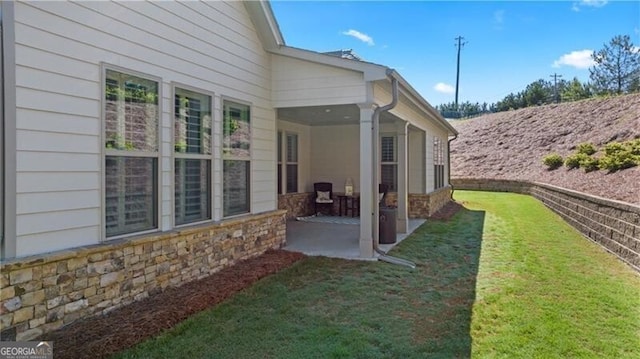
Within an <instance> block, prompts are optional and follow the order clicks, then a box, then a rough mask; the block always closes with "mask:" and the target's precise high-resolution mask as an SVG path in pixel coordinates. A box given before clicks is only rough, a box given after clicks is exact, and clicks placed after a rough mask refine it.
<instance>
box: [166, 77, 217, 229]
mask: <svg viewBox="0 0 640 359" xmlns="http://www.w3.org/2000/svg"><path fill="white" fill-rule="evenodd" d="M176 88H180V89H183V90H188V91H193V92H197V93H200V94H202V95H206V96H209V97H210V98H211V104H210V106H211V136H210V137H211V144H210V147H211V154H208V155H207V154H189V155H187V154H182V153H177V152H176V151H175V145H176V143H175V141H176V136H175V133H174V132H175V120H176V114H175V110H176V106H175V103H174V101H175V98H176ZM215 101H216V97H215V93H214V92H211V91H207V90H203V89H201V88H198V87H193V86H190V85H186V84H183V83H181V82H176V81H172V82H171V101H170V103H171V110H170V113H171V131H170V133H171V141H170V143H171V156H170V161H169V162H170V163H171V165H170V166H171V176H169V178H170V181H169V182H170V186H171V214H172V215H171V227H172V228H183V227H189V226H194V225H198V224H203V223H210V222H213V221H214V220H215V219H214V218H215V204H214V203H215V194H216V188H215V186H214V183H215V179H214V173H215V171H214V163H215V158H214V156H213V154H214V153H215V151H216V149H215V147H214V145H215V141H214V138H215V136H216V134H215V131H214V128H215V125H216V121H215V118H214V114H215V112H216V110H215V107H216V106H215ZM176 158H190V159H203V160H207V159H208V160H209V161H211V166H210V167H211V168H210V171H211V173H210V176H209V182H210V183H209V186H210V188H211V193H210V194H209V196H210V203H209V206H210V208H209V210H210V211H211V218H209V219H205V220H202V221H196V222H189V223H184V224H176V213H175V211H176V203H175V202H176V195H175V185H176V184H175V182H174V178H175V171H176V168H175V163H176V162H175V161H176ZM221 189H222V188H221Z"/></svg>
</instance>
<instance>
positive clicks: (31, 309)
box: [0, 210, 286, 341]
mask: <svg viewBox="0 0 640 359" xmlns="http://www.w3.org/2000/svg"><path fill="white" fill-rule="evenodd" d="M285 241H286V220H285V212H284V211H280V210H278V211H272V212H269V213H264V214H258V215H252V216H247V217H240V218H234V219H229V220H225V221H223V222H220V223H215V224H207V225H200V226H194V227H188V228H184V229H179V230H176V231H172V232H168V233H159V234H153V235H145V236H140V237H137V238H127V239H124V240H114V241H110V242H107V243H104V244H101V245H95V246H89V247H81V248H75V249H73V250H66V251H60V252H55V253H47V254H43V255H38V256H32V257H27V258H18V259H14V260H11V261H8V262H5V263H3V264H2V266H1V267H0V269H1V275H0V281H1V283H0V300H1V303H2V304H1V305H0V328H1V329H2V332H1V335H2V339H1V340H3V341H7V340H9V341H14V340H18V341H24V340H31V339H34V338H37V337H38V336H40V335H42V334H44V333H46V332H49V331H52V330H55V329H58V328H60V327H61V326H63V325H66V324H69V323H71V322H73V321H75V320H77V319H80V318H83V317H87V316H91V315H98V314H106V313H108V312H109V311H111V310H114V309H116V308H118V307H121V306H123V305H126V304H129V303H131V302H133V301H137V300H141V299H143V298H146V297H148V296H149V295H153V294H155V293H158V292H161V291H163V290H164V289H166V288H167V287H170V286H179V285H181V284H183V283H185V282H189V281H193V280H196V279H201V278H203V277H206V276H208V275H211V274H212V273H214V272H217V271H219V270H220V269H222V268H224V267H227V266H230V265H232V264H234V263H236V262H238V261H240V260H244V259H248V258H250V257H254V256H257V255H260V254H262V253H263V252H265V251H266V250H267V249H270V248H274V249H275V248H280V247H282V246H283V245H284V243H285Z"/></svg>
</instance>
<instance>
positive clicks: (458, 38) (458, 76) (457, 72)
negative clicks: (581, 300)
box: [455, 36, 467, 111]
mask: <svg viewBox="0 0 640 359" xmlns="http://www.w3.org/2000/svg"><path fill="white" fill-rule="evenodd" d="M455 40H458V45H457V47H458V66H457V69H456V111H457V110H458V86H459V85H460V50H461V49H462V47H463V46H464V45H465V44H466V43H467V41H465V42H462V40H464V37H462V36H458V37H456V38H455Z"/></svg>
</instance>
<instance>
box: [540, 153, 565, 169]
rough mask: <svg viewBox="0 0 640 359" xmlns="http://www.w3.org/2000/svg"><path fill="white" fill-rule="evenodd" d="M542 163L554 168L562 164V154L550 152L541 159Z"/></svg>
mask: <svg viewBox="0 0 640 359" xmlns="http://www.w3.org/2000/svg"><path fill="white" fill-rule="evenodd" d="M542 163H544V164H545V166H547V168H548V169H550V170H555V169H556V168H558V167H560V166H562V164H563V163H564V161H563V160H562V156H560V155H559V154H557V153H552V154H550V155H548V156H545V157H544V158H543V159H542Z"/></svg>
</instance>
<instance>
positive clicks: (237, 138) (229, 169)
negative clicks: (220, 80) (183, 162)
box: [222, 100, 251, 217]
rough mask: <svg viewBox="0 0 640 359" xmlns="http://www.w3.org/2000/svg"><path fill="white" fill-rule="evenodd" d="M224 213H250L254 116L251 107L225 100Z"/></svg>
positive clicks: (223, 145)
mask: <svg viewBox="0 0 640 359" xmlns="http://www.w3.org/2000/svg"><path fill="white" fill-rule="evenodd" d="M222 122H223V123H222V163H223V166H222V167H223V168H222V171H223V182H222V202H223V205H222V212H223V215H224V216H225V217H228V216H233V215H238V214H243V213H248V212H249V211H250V206H249V204H250V169H251V117H250V108H249V106H248V105H244V104H240V103H236V102H233V101H227V100H225V101H224V104H223V121H222Z"/></svg>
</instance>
